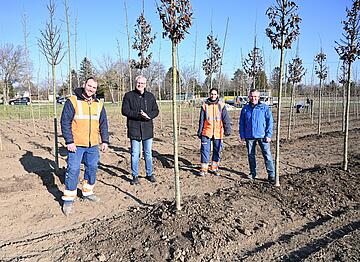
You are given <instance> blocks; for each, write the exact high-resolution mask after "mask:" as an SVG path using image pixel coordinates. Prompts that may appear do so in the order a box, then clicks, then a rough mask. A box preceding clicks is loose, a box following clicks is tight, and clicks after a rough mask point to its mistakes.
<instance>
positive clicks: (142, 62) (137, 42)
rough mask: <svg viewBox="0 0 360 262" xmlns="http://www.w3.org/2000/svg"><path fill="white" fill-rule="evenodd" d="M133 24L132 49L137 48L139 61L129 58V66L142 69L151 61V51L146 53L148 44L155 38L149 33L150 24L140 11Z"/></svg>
mask: <svg viewBox="0 0 360 262" xmlns="http://www.w3.org/2000/svg"><path fill="white" fill-rule="evenodd" d="M136 22H137V24H136V25H135V37H134V42H133V44H132V48H133V49H134V50H138V54H137V55H138V57H139V61H135V60H134V59H132V60H131V67H132V68H136V69H140V70H142V69H143V68H146V67H148V66H149V65H150V63H151V57H152V53H149V54H148V55H146V52H148V50H149V47H150V45H151V44H152V43H153V42H154V40H155V35H151V25H150V24H148V22H147V21H146V19H145V17H144V13H141V15H140V16H139V18H138V19H137V20H136Z"/></svg>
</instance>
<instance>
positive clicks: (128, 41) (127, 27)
mask: <svg viewBox="0 0 360 262" xmlns="http://www.w3.org/2000/svg"><path fill="white" fill-rule="evenodd" d="M124 10H125V27H126V35H127V44H128V70H129V85H130V87H129V90H132V89H133V84H132V70H131V54H130V50H131V45H130V32H129V23H128V15H127V7H126V1H124Z"/></svg>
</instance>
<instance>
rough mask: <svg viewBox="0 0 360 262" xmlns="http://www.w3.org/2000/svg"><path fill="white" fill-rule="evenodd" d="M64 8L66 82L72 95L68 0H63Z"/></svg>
mask: <svg viewBox="0 0 360 262" xmlns="http://www.w3.org/2000/svg"><path fill="white" fill-rule="evenodd" d="M63 3H64V8H65V19H66V20H65V21H66V32H67V54H68V78H69V80H68V83H69V87H68V88H69V95H72V88H71V87H72V84H71V82H72V77H71V45H70V19H69V17H70V15H69V6H68V0H63Z"/></svg>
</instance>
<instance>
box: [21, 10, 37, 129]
mask: <svg viewBox="0 0 360 262" xmlns="http://www.w3.org/2000/svg"><path fill="white" fill-rule="evenodd" d="M23 30H24V46H25V64H26V82H27V85H28V90H29V98H30V112H31V119H32V123H33V134H34V136H36V128H35V117H34V108H33V103H32V97H31V83H30V66H29V49H28V44H27V39H28V36H29V33H28V31H27V20H26V16H25V15H24V16H23Z"/></svg>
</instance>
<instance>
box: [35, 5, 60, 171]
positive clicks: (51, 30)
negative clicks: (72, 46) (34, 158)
mask: <svg viewBox="0 0 360 262" xmlns="http://www.w3.org/2000/svg"><path fill="white" fill-rule="evenodd" d="M47 9H48V12H49V19H48V21H47V22H46V26H45V30H43V31H41V36H42V38H39V39H38V43H39V46H40V50H41V52H42V53H43V55H44V56H45V58H46V60H47V62H48V64H49V65H51V72H52V85H53V96H54V97H53V107H54V112H53V114H54V115H53V116H54V133H55V145H54V151H55V164H56V166H55V170H56V172H58V168H59V156H58V134H57V109H56V99H55V96H56V93H57V92H56V71H55V67H56V65H58V64H59V63H61V61H62V59H63V58H64V55H65V53H64V52H63V51H62V50H63V48H64V44H63V42H62V41H61V35H60V28H59V27H58V26H57V25H56V24H55V3H54V2H53V1H52V0H50V3H49V4H48V5H47Z"/></svg>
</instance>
